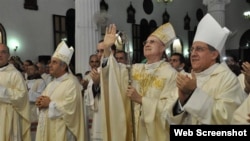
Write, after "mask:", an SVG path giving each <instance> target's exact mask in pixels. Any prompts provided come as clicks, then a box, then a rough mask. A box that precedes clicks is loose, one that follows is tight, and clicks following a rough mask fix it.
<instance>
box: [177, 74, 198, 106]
mask: <svg viewBox="0 0 250 141" xmlns="http://www.w3.org/2000/svg"><path fill="white" fill-rule="evenodd" d="M191 76H192V78H190V77H189V76H188V75H187V74H181V73H178V75H177V78H176V86H177V87H178V93H179V100H180V103H181V104H182V105H184V104H185V103H186V101H187V100H188V98H189V97H190V96H191V95H192V93H193V91H194V90H195V89H196V87H197V82H196V76H195V74H194V72H193V71H192V72H191Z"/></svg>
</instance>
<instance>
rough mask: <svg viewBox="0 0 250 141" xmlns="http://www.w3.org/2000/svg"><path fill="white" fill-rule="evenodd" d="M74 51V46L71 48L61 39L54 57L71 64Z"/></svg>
mask: <svg viewBox="0 0 250 141" xmlns="http://www.w3.org/2000/svg"><path fill="white" fill-rule="evenodd" d="M73 53H74V48H73V47H70V48H69V47H68V46H67V44H66V43H65V41H61V42H60V43H59V44H58V46H57V48H56V51H55V52H54V54H53V56H52V57H54V58H58V59H60V60H61V61H63V62H65V63H66V64H67V65H68V66H69V63H70V60H71V57H72V55H73Z"/></svg>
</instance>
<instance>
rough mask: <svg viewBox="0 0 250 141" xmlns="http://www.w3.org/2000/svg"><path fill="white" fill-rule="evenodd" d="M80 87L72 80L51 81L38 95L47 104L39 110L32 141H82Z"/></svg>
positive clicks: (83, 139)
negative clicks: (45, 99) (45, 100)
mask: <svg viewBox="0 0 250 141" xmlns="http://www.w3.org/2000/svg"><path fill="white" fill-rule="evenodd" d="M81 91H82V87H81V85H80V83H79V82H78V80H77V79H76V77H75V76H73V75H72V74H68V73H66V74H64V75H63V76H61V77H60V78H57V79H54V80H53V81H52V82H51V83H49V85H48V86H47V87H46V89H45V90H44V92H43V93H42V95H44V96H48V97H49V98H50V100H51V102H50V105H49V108H46V109H40V111H39V121H38V127H37V134H36V141H85V136H84V134H85V129H84V124H85V123H84V116H83V112H84V111H83V108H82V105H83V103H82V93H81Z"/></svg>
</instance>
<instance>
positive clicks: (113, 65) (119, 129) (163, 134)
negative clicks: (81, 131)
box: [101, 55, 177, 141]
mask: <svg viewBox="0 0 250 141" xmlns="http://www.w3.org/2000/svg"><path fill="white" fill-rule="evenodd" d="M104 60H105V59H104ZM103 64H105V63H103ZM176 74H177V72H176V71H175V70H174V69H173V68H172V67H171V65H170V64H169V63H167V62H165V60H161V61H159V62H156V63H153V64H134V65H133V66H132V74H131V76H132V86H133V87H135V88H136V90H137V92H138V93H139V94H140V95H141V96H142V97H143V98H142V104H137V103H134V107H133V109H134V118H135V120H134V121H135V123H132V118H131V115H132V114H131V109H130V108H131V107H130V99H129V98H128V97H127V96H126V90H127V87H128V71H127V68H126V65H124V64H118V63H117V62H116V60H115V58H114V57H113V55H110V57H109V58H108V61H107V64H106V66H103V68H102V70H101V88H102V89H101V97H102V98H101V101H102V102H101V104H102V106H101V107H102V108H103V114H102V115H103V117H102V119H103V127H104V128H105V129H104V130H103V132H104V133H103V135H104V138H103V140H104V141H118V140H119V141H131V139H132V130H133V128H132V127H135V132H136V139H137V141H168V140H169V127H168V124H167V123H166V120H164V118H163V116H162V111H163V107H164V105H165V103H166V100H167V99H168V98H169V97H172V96H174V97H177V95H171V94H172V93H171V92H170V91H172V90H174V88H175V87H176V81H175V79H176ZM132 124H134V125H132Z"/></svg>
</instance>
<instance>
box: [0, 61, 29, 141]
mask: <svg viewBox="0 0 250 141" xmlns="http://www.w3.org/2000/svg"><path fill="white" fill-rule="evenodd" d="M0 77H1V79H0V141H30V140H31V137H30V114H29V110H30V109H29V98H28V95H27V93H28V91H27V86H26V83H25V80H24V78H23V75H22V74H21V73H20V72H19V71H18V70H16V68H15V67H14V66H13V65H12V64H9V65H7V66H5V67H3V68H0Z"/></svg>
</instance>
